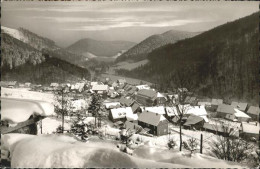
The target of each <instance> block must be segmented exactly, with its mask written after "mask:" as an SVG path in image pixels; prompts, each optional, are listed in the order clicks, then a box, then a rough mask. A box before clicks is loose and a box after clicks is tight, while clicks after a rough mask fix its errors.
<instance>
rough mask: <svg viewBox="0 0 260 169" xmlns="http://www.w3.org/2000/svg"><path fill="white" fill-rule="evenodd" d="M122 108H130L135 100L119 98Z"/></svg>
mask: <svg viewBox="0 0 260 169" xmlns="http://www.w3.org/2000/svg"><path fill="white" fill-rule="evenodd" d="M118 101H119V102H120V103H121V105H122V106H126V107H130V106H132V105H133V104H134V102H135V100H134V99H132V98H126V97H121V98H120V99H119V100H118Z"/></svg>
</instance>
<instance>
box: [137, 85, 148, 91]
mask: <svg viewBox="0 0 260 169" xmlns="http://www.w3.org/2000/svg"><path fill="white" fill-rule="evenodd" d="M135 87H136V88H137V89H138V90H141V89H150V86H148V85H138V86H135Z"/></svg>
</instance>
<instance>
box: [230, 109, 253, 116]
mask: <svg viewBox="0 0 260 169" xmlns="http://www.w3.org/2000/svg"><path fill="white" fill-rule="evenodd" d="M234 110H235V111H236V113H235V116H236V117H245V118H251V117H250V116H248V115H247V114H246V113H244V112H242V111H240V110H238V109H234Z"/></svg>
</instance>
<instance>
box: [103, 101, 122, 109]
mask: <svg viewBox="0 0 260 169" xmlns="http://www.w3.org/2000/svg"><path fill="white" fill-rule="evenodd" d="M104 105H105V107H106V108H107V109H109V107H110V106H117V105H118V106H120V103H119V102H112V103H104Z"/></svg>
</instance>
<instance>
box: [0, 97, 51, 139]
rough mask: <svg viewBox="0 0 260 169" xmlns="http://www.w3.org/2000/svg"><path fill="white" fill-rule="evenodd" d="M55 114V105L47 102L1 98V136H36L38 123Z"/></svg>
mask: <svg viewBox="0 0 260 169" xmlns="http://www.w3.org/2000/svg"><path fill="white" fill-rule="evenodd" d="M14 105H15V106H14ZM54 114H55V113H54V105H53V104H51V103H48V102H45V101H39V100H37V101H36V100H26V99H11V98H1V134H7V133H24V134H33V135H36V134H38V132H39V130H38V128H37V127H38V126H37V122H38V121H40V120H42V119H43V118H45V117H47V116H52V115H54ZM42 127H43V128H44V127H45V126H42Z"/></svg>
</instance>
